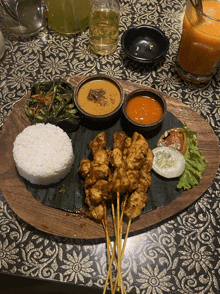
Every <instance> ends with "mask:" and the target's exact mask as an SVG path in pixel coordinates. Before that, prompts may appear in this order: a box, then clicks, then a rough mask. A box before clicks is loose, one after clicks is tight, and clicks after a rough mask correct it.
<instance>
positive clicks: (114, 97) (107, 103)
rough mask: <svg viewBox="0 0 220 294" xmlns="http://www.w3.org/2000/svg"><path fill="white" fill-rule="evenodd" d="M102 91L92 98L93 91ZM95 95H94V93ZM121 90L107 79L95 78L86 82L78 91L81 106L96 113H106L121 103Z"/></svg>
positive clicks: (89, 111)
mask: <svg viewBox="0 0 220 294" xmlns="http://www.w3.org/2000/svg"><path fill="white" fill-rule="evenodd" d="M92 91H93V94H94V93H97V94H99V93H102V95H100V97H99V95H97V97H98V98H97V99H91V92H92ZM93 96H94V95H93ZM120 99H121V97H120V91H119V89H118V87H117V86H116V85H114V84H113V83H112V82H110V81H107V80H94V81H90V82H87V83H85V84H84V85H83V86H82V87H81V88H80V89H79V92H78V102H79V105H80V107H81V108H82V109H83V110H84V111H86V112H88V113H90V114H94V115H104V114H107V113H109V112H111V111H113V110H114V109H115V108H116V107H117V106H118V105H119V103H120Z"/></svg>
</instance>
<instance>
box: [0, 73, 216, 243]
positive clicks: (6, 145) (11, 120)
mask: <svg viewBox="0 0 220 294" xmlns="http://www.w3.org/2000/svg"><path fill="white" fill-rule="evenodd" d="M82 78H84V77H83V76H74V77H69V78H68V81H69V82H70V83H71V84H72V85H73V86H76V85H77V84H78V82H79V81H80V80H81V79H82ZM120 82H121V85H122V87H123V89H124V91H125V93H129V92H131V91H133V90H135V89H138V88H146V89H148V87H145V86H142V85H138V84H136V83H131V82H128V81H120ZM151 90H153V91H155V92H156V93H157V92H158V91H157V90H154V89H151ZM27 95H29V94H27ZM27 95H26V96H24V97H23V98H22V99H21V100H20V101H19V102H18V103H17V104H16V105H15V107H14V108H13V110H12V112H11V114H10V115H9V116H8V118H7V120H6V122H5V124H4V125H3V128H2V133H1V136H0V189H1V190H2V193H3V196H4V197H5V199H6V201H7V203H8V204H9V206H10V207H11V209H12V210H13V211H14V212H15V213H16V214H17V215H18V216H19V217H20V218H21V219H23V220H24V221H26V222H27V223H28V224H30V225H32V226H33V227H35V228H37V229H39V230H41V231H44V232H46V233H50V234H54V235H57V236H63V237H70V238H76V239H99V238H104V237H105V232H104V230H103V227H102V225H101V224H98V223H95V222H94V221H91V220H89V219H86V218H84V217H79V216H75V215H74V214H72V213H66V212H65V211H61V210H58V209H54V208H51V207H48V206H44V205H43V204H41V203H40V202H39V201H37V200H36V199H35V198H34V197H33V196H32V195H31V194H30V193H29V192H28V191H27V189H26V186H25V184H24V182H23V180H22V178H21V177H20V176H19V175H18V173H17V170H16V168H15V164H14V160H13V154H12V149H13V142H14V140H15V138H16V136H17V135H18V134H19V133H20V132H21V131H22V130H23V129H24V128H25V127H27V126H28V125H30V122H29V119H28V118H27V117H26V115H25V111H24V102H25V99H26V98H27ZM163 96H164V98H165V99H166V102H167V108H168V111H170V112H171V113H173V114H174V115H175V116H176V117H177V118H178V119H179V120H180V121H182V122H183V123H184V122H186V123H187V127H189V128H190V129H191V130H194V131H197V132H198V140H199V149H200V150H201V151H202V152H203V155H204V156H205V158H206V160H207V168H206V170H205V171H204V174H203V177H202V180H201V181H200V183H199V185H198V186H195V187H194V188H193V189H191V190H189V191H185V192H184V193H183V194H182V195H181V196H180V197H178V198H177V199H175V200H174V201H172V202H171V203H170V204H168V205H166V206H164V207H161V208H157V209H155V210H153V211H151V212H149V213H145V214H142V215H141V216H140V217H139V218H138V219H136V220H134V221H133V222H132V224H131V228H130V232H131V233H139V232H141V231H142V230H144V229H145V228H147V227H149V226H152V225H154V224H157V223H159V222H160V221H163V220H165V219H167V218H169V217H171V216H172V215H174V214H176V213H178V212H180V211H181V210H183V209H185V208H186V207H187V206H189V205H190V204H192V203H193V202H194V201H196V200H197V199H198V198H199V197H200V196H201V195H202V194H203V193H204V192H205V191H206V190H207V189H208V187H209V186H210V184H211V183H212V181H213V179H214V178H215V176H216V172H217V170H218V167H219V162H220V150H219V143H218V138H217V136H216V135H215V133H214V131H213V129H212V127H211V126H210V125H209V124H208V123H207V122H206V121H205V120H204V119H203V118H202V117H201V116H200V115H199V114H198V113H196V112H194V111H193V110H192V109H190V108H189V107H188V106H187V105H185V104H183V103H182V102H180V101H178V100H176V99H174V98H172V97H168V96H167V95H166V94H163ZM108 223H109V234H110V236H113V234H114V232H113V226H112V221H111V218H110V217H109V218H108ZM126 227H127V225H126V223H125V222H124V223H123V232H126Z"/></svg>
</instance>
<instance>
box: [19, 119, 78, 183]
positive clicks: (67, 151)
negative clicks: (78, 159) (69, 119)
mask: <svg viewBox="0 0 220 294" xmlns="http://www.w3.org/2000/svg"><path fill="white" fill-rule="evenodd" d="M13 157H14V161H15V164H16V167H17V170H18V172H19V174H20V175H21V176H22V177H24V178H25V179H27V180H28V181H29V182H31V183H32V184H39V185H49V184H52V183H56V182H59V180H61V179H62V178H64V177H65V176H66V175H67V174H68V173H69V171H70V169H71V167H72V164H73V160H74V154H73V148H72V142H71V140H70V138H69V137H68V135H67V134H66V133H65V132H64V131H63V130H62V129H61V128H59V127H57V126H55V125H52V124H49V123H48V124H42V123H39V124H36V125H32V126H29V127H27V128H25V129H24V130H23V131H22V132H21V133H20V134H18V136H17V137H16V139H15V141H14V146H13Z"/></svg>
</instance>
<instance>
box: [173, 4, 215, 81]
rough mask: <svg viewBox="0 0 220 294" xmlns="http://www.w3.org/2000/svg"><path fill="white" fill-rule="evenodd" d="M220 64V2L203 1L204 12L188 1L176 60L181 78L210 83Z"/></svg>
mask: <svg viewBox="0 0 220 294" xmlns="http://www.w3.org/2000/svg"><path fill="white" fill-rule="evenodd" d="M219 62H220V1H217V0H203V1H202V10H201V8H199V7H198V6H197V5H196V3H195V1H194V0H188V2H187V6H186V10H185V14H184V19H183V31H182V37H181V40H180V46H179V51H178V55H177V61H176V70H177V73H178V74H179V76H180V77H181V78H183V79H184V80H187V81H190V82H193V83H198V84H200V83H206V82H209V81H210V79H211V78H212V77H213V75H214V74H215V73H216V69H217V66H218V64H219Z"/></svg>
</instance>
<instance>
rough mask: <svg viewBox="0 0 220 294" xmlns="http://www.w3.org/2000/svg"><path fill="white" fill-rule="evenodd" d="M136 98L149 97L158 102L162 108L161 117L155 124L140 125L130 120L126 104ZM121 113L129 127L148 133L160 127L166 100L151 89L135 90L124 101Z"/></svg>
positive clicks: (165, 109)
mask: <svg viewBox="0 0 220 294" xmlns="http://www.w3.org/2000/svg"><path fill="white" fill-rule="evenodd" d="M138 96H143V97H150V98H153V99H154V100H156V101H158V102H159V103H160V105H161V107H162V116H161V117H160V118H159V119H157V120H156V121H155V122H152V123H149V124H142V123H139V122H137V121H135V120H133V119H131V118H130V116H129V115H128V113H127V105H128V102H129V101H130V100H131V99H133V98H135V97H138ZM122 111H123V114H124V116H125V119H126V121H127V123H128V125H129V127H130V128H131V129H133V130H135V131H138V132H141V133H145V132H150V131H152V130H155V129H156V128H158V127H160V125H161V123H162V122H163V120H164V118H165V116H166V113H167V104H166V100H165V99H164V97H163V96H162V95H160V93H158V92H157V91H154V90H153V89H150V90H143V89H137V90H135V91H133V92H131V93H130V94H129V95H128V96H127V97H126V98H125V101H124V104H123V106H122Z"/></svg>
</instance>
